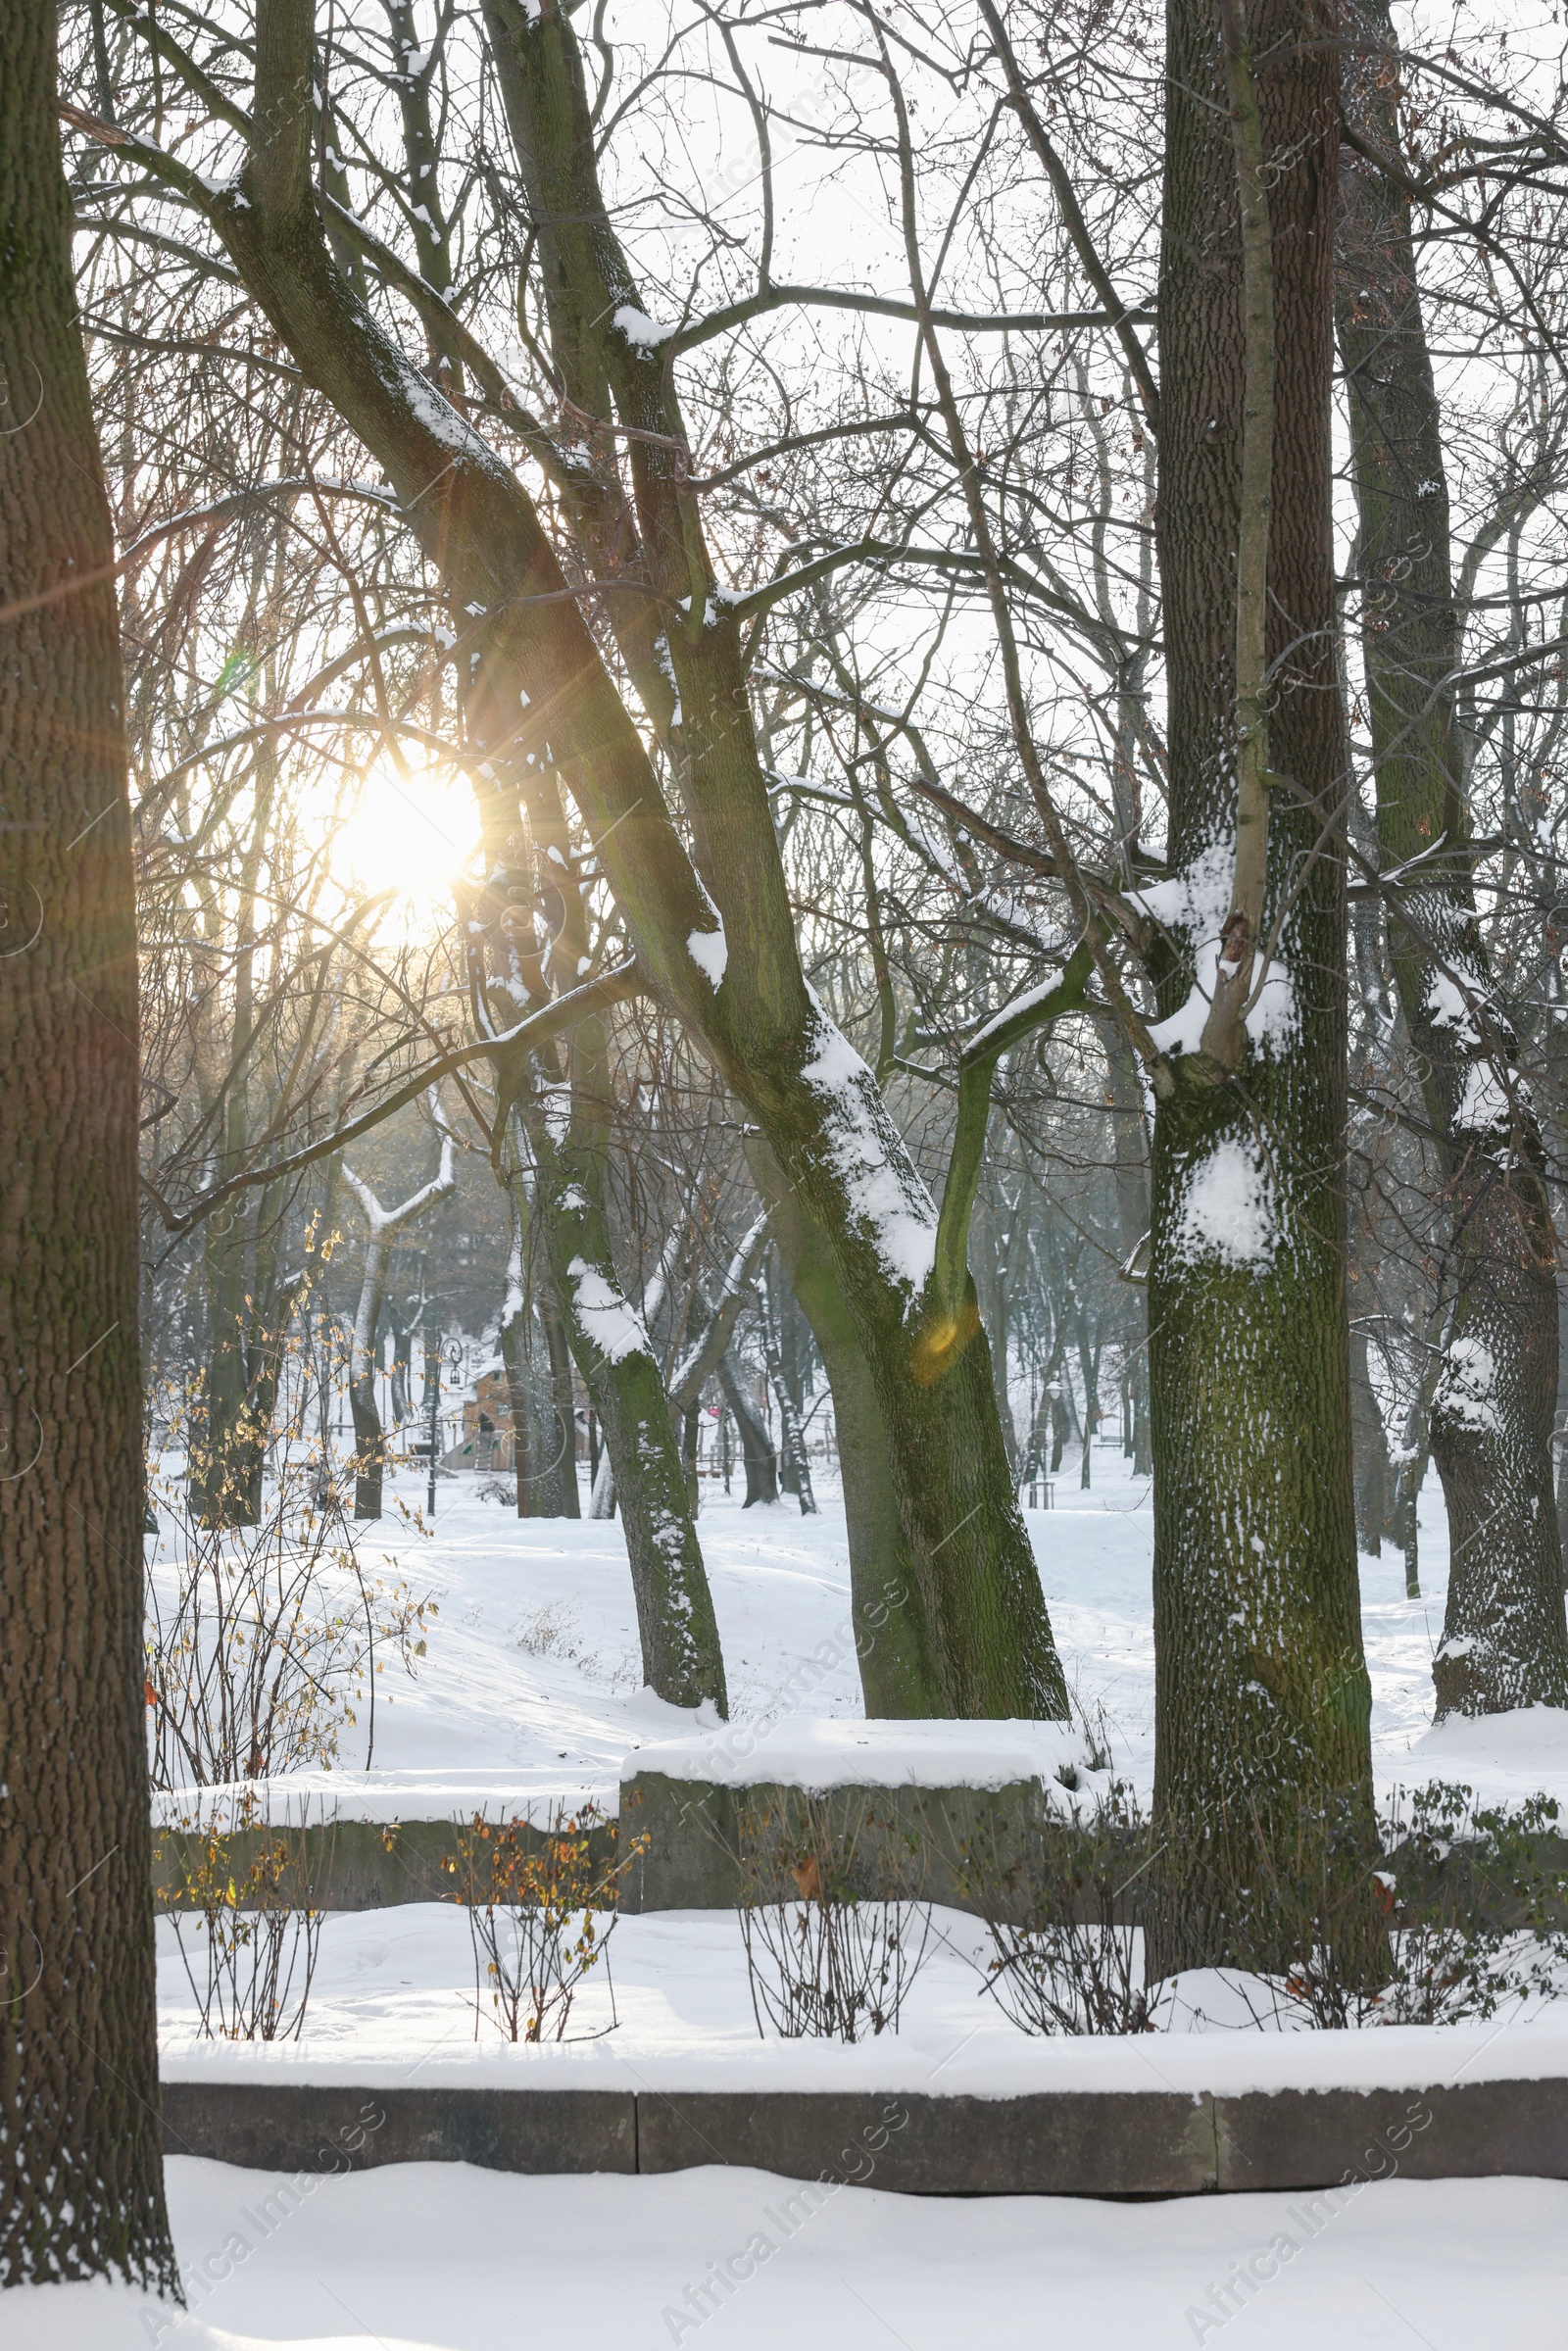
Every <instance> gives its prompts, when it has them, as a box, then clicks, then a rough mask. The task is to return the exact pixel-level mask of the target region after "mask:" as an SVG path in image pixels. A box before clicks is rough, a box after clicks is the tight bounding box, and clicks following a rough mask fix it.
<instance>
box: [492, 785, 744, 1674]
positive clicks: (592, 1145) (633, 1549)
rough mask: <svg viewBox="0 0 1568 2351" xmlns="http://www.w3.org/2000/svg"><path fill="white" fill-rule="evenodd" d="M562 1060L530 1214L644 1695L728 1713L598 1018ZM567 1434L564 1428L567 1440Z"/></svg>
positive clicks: (531, 1119)
mask: <svg viewBox="0 0 1568 2351" xmlns="http://www.w3.org/2000/svg"><path fill="white" fill-rule="evenodd" d="M535 820H536V824H537V822H538V816H537V814H536V819H535ZM562 830H563V832H564V826H563V828H562ZM543 846H544V843H543V841H541V847H543ZM569 896H570V898H572V899H575V897H576V893H575V892H573V893H570V894H569ZM573 918H580V916H579V917H573ZM563 935H564V938H565V940H566V943H567V948H568V952H569V951H570V950H571V949H572V948H574V946H575V944H576V943H575V941H574V940H573V938H572V935H571V930H570V920H569V919H568V925H567V928H566V930H565V931H564V934H563ZM585 947H586V942H585V941H584V948H585ZM573 959H575V957H573ZM567 1054H568V1069H569V1083H570V1117H569V1123H568V1129H567V1133H566V1135H565V1137H564V1138H562V1139H559V1140H558V1139H557V1138H556V1137H555V1136H553V1135H552V1134H551V1132H550V1125H549V1120H548V1118H547V1117H546V1116H545V1115H544V1114H543V1113H542V1112H541V1110H540V1109H539V1107H538V1106H537V1103H535V1104H534V1105H533V1106H532V1107H531V1108H529V1109H525V1111H524V1117H525V1119H526V1121H527V1132H528V1141H529V1145H530V1147H531V1149H532V1151H533V1155H534V1164H535V1166H536V1168H537V1170H538V1177H537V1188H536V1196H535V1208H536V1213H537V1214H538V1216H539V1219H540V1223H541V1226H542V1229H543V1232H544V1236H545V1246H546V1249H547V1250H548V1253H549V1258H550V1271H551V1275H552V1278H553V1280H554V1282H555V1287H556V1294H557V1297H558V1298H560V1300H561V1303H562V1307H563V1311H564V1319H565V1328H566V1337H567V1340H568V1341H569V1344H570V1347H571V1352H572V1355H573V1357H574V1359H575V1361H576V1365H577V1369H578V1370H579V1371H580V1372H581V1374H582V1377H583V1381H584V1384H585V1385H586V1387H587V1390H588V1393H589V1396H591V1397H592V1399H593V1404H594V1409H595V1410H596V1412H597V1413H598V1415H599V1422H600V1427H601V1429H602V1431H603V1434H604V1441H605V1447H606V1450H607V1452H608V1454H609V1458H610V1462H611V1465H612V1470H613V1477H614V1492H615V1497H616V1499H617V1500H618V1502H619V1504H620V1517H621V1525H622V1528H623V1529H624V1532H625V1537H626V1555H627V1559H628V1561H629V1563H630V1566H631V1578H632V1588H633V1591H634V1592H635V1595H636V1601H637V1627H638V1632H639V1635H640V1636H641V1641H642V1653H643V1673H644V1677H645V1679H646V1681H647V1683H648V1686H649V1687H650V1689H652V1690H656V1691H657V1692H658V1694H659V1695H660V1696H661V1697H662V1698H665V1699H667V1700H668V1701H669V1703H670V1704H671V1705H675V1706H696V1705H698V1704H700V1703H701V1702H702V1701H703V1700H704V1699H707V1700H710V1701H711V1703H712V1704H713V1705H714V1706H716V1708H717V1709H718V1711H719V1713H720V1714H723V1713H725V1712H727V1710H728V1699H727V1696H726V1692H725V1686H724V1661H723V1657H722V1655H721V1653H720V1650H719V1641H718V1624H717V1620H716V1619H715V1617H714V1614H713V1602H712V1595H711V1592H710V1590H709V1585H708V1573H707V1570H706V1568H705V1567H704V1564H703V1553H702V1545H701V1543H699V1542H698V1538H697V1528H696V1523H695V1521H694V1519H693V1517H692V1512H691V1505H690V1502H689V1500H688V1498H687V1492H686V1473H685V1469H684V1467H683V1465H682V1462H681V1457H680V1447H679V1444H678V1442H677V1440H676V1436H675V1432H674V1430H673V1428H672V1427H671V1426H670V1418H669V1402H668V1399H667V1397H666V1396H665V1394H664V1382H663V1376H662V1373H661V1371H660V1367H659V1364H658V1362H657V1361H656V1359H655V1356H654V1352H653V1348H652V1347H651V1346H650V1344H649V1339H648V1333H647V1330H646V1328H645V1327H644V1323H643V1319H642V1316H641V1315H640V1314H639V1313H638V1311H637V1310H636V1308H635V1307H634V1306H633V1305H632V1304H631V1302H630V1300H629V1299H628V1298H626V1296H625V1294H624V1292H623V1290H622V1288H621V1285H620V1281H619V1277H618V1275H617V1273H616V1270H615V1265H614V1260H613V1252H612V1249H611V1239H610V1220H609V1216H608V1213H607V1210H606V1200H605V1189H606V1187H605V1173H606V1169H605V1161H606V1153H607V1151H608V1148H609V1143H610V1134H611V1104H610V1096H609V1072H608V1067H607V1062H606V1052H605V1029H604V1022H603V1020H602V1019H601V1018H599V1016H598V1015H597V1014H592V1013H590V1014H588V1015H586V1016H585V1017H584V1018H582V1019H581V1020H579V1021H578V1022H577V1023H576V1025H575V1026H574V1028H573V1029H572V1031H571V1034H570V1038H569V1041H568V1045H567ZM570 1431H571V1424H570V1423H569V1422H568V1424H567V1430H566V1432H565V1434H566V1435H567V1436H568V1437H569V1435H570ZM597 1498H598V1497H597V1495H596V1497H595V1499H596V1504H597ZM595 1514H596V1515H597V1509H596V1513H595Z"/></svg>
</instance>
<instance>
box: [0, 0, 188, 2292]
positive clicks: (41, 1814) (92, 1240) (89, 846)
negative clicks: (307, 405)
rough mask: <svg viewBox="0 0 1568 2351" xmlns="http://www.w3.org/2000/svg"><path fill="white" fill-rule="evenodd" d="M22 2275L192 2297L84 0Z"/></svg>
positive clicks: (36, 482) (27, 385)
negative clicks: (152, 1646) (168, 2029)
mask: <svg viewBox="0 0 1568 2351" xmlns="http://www.w3.org/2000/svg"><path fill="white" fill-rule="evenodd" d="M0 35H3V40H4V52H5V73H4V76H3V78H0V395H3V400H4V407H3V408H0V420H3V422H4V425H5V430H4V432H3V434H0V793H3V816H4V835H3V843H0V864H3V867H4V882H3V893H0V895H3V899H4V924H5V928H4V933H3V960H0V1162H3V1164H4V1167H5V1170H6V1180H5V1186H4V1190H3V1192H0V1440H3V1449H0V1558H3V1560H4V1563H5V1569H4V1574H3V1576H0V1779H3V1782H4V1786H5V1791H6V1792H5V1802H4V1805H3V1806H0V1960H3V1963H4V1967H5V1971H6V1975H5V1984H6V1992H7V2000H6V2017H5V2023H4V2028H3V2030H0V2151H3V2152H0V2164H3V2173H4V2177H3V2179H0V2284H4V2285H8V2286H9V2285H21V2284H25V2283H27V2282H48V2281H51V2280H57V2279H64V2278H96V2277H105V2276H109V2277H119V2278H128V2279H130V2280H132V2281H134V2282H136V2283H138V2284H142V2285H146V2286H149V2287H153V2288H155V2289H157V2290H160V2291H162V2292H164V2293H167V2294H171V2295H172V2296H174V2297H175V2298H176V2299H177V2298H178V2291H179V2289H178V2284H177V2278H176V2275H175V2268H174V2256H173V2250H172V2245H171V2242H170V2235H169V2223H168V2218H167V2215H166V2212H165V2206H164V2184H163V2161H162V2155H161V2151H160V2133H159V2092H158V2051H157V2040H156V2005H155V2001H156V1984H155V1976H154V1952H153V1917H152V1880H151V1850H150V1831H149V1818H148V1804H147V1762H146V1744H145V1721H146V1716H145V1709H144V1706H143V1672H142V1510H143V1500H142V1496H143V1486H144V1477H145V1463H144V1461H143V1458H142V1448H141V1393H140V1388H141V1366H140V1355H139V1349H138V1345H137V1319H136V1317H137V1271H136V1253H137V1228H136V1205H137V1169H136V1144H137V1112H138V1102H137V1068H136V1020H137V1005H136V917H135V892H134V882H133V876H132V869H131V856H130V815H129V806H128V800H127V794H126V785H125V746H124V733H123V685H122V679H121V664H120V642H119V627H118V616H117V612H116V605H115V593H114V589H113V586H112V584H111V568H112V565H113V563H114V540H113V535H112V531H111V527H110V517H109V509H108V505H107V502H106V500H105V496H104V486H103V473H102V468H101V465H100V462H99V453H98V447H97V443H96V440H95V438H94V434H93V420H92V412H91V406H90V403H89V399H88V389H87V373H86V367H85V364H84V361H83V357H82V347H81V339H80V335H79V332H78V329H77V324H76V302H75V291H74V287H73V283H72V274H71V205H70V199H69V197H68V194H67V190H66V183H65V178H64V175H63V173H62V171H61V162H60V143H59V134H58V131H57V128H56V122H55V99H56V73H55V11H54V10H53V9H50V8H38V7H33V6H29V5H23V4H22V0H8V4H7V5H6V6H4V7H3V8H0Z"/></svg>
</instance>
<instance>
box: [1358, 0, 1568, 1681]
mask: <svg viewBox="0 0 1568 2351" xmlns="http://www.w3.org/2000/svg"><path fill="white" fill-rule="evenodd" d="M1359 23H1360V25H1361V27H1362V28H1363V38H1364V41H1365V40H1369V41H1370V43H1371V44H1372V45H1373V47H1372V54H1371V55H1370V56H1369V55H1367V54H1366V50H1365V47H1364V46H1363V48H1362V49H1360V50H1359V51H1352V53H1351V56H1352V63H1351V66H1350V69H1349V72H1348V90H1347V98H1348V110H1349V117H1350V120H1351V121H1352V122H1353V123H1354V124H1355V126H1356V128H1357V130H1358V131H1359V132H1360V134H1361V136H1362V138H1363V140H1364V141H1365V142H1366V143H1368V144H1369V145H1370V146H1371V147H1372V148H1373V149H1374V151H1376V152H1381V153H1385V154H1389V155H1396V156H1397V152H1398V125H1397V105H1396V101H1397V65H1398V51H1397V44H1396V41H1395V37H1394V31H1393V27H1392V24H1391V23H1390V19H1389V12H1388V8H1387V5H1386V0H1362V6H1361V8H1360V11H1359ZM1343 185H1344V191H1345V217H1344V221H1343V225H1342V237H1343V243H1344V271H1343V274H1342V283H1341V293H1340V301H1339V328H1340V345H1341V350H1342V352H1343V355H1344V361H1345V373H1346V379H1347V384H1348V393H1349V415H1350V445H1351V455H1352V460H1353V463H1352V478H1353V480H1354V483H1355V493H1356V500H1357V506H1358V512H1359V519H1360V568H1361V572H1362V576H1363V581H1364V587H1363V593H1362V613H1363V625H1362V636H1361V652H1362V659H1363V661H1364V663H1365V668H1366V686H1367V704H1368V712H1369V718H1370V726H1371V734H1372V749H1373V761H1374V772H1375V775H1376V781H1377V820H1378V843H1379V847H1380V850H1381V852H1382V859H1383V863H1384V865H1385V867H1386V868H1387V867H1394V866H1398V865H1403V864H1405V863H1406V862H1408V861H1412V860H1415V859H1419V860H1420V863H1419V868H1418V870H1417V871H1416V872H1415V873H1414V874H1413V875H1412V876H1411V877H1410V879H1409V880H1408V881H1407V882H1406V883H1405V884H1404V885H1403V886H1402V887H1400V888H1398V889H1397V893H1396V895H1395V896H1394V898H1393V900H1392V903H1391V905H1390V908H1389V941H1390V948H1391V960H1392V962H1393V964H1394V974H1395V981H1396V984H1397V988H1398V993H1399V1004H1400V1008H1401V1009H1402V1011H1403V1013H1404V1017H1405V1022H1406V1024H1407V1026H1408V1029H1409V1032H1410V1043H1411V1046H1412V1048H1413V1053H1412V1060H1413V1063H1414V1066H1415V1068H1416V1069H1417V1070H1418V1071H1420V1073H1421V1078H1422V1092H1423V1096H1424V1099H1425V1107H1426V1113H1427V1118H1428V1120H1429V1121H1430V1123H1431V1125H1432V1127H1433V1128H1434V1130H1435V1131H1436V1133H1437V1134H1438V1135H1439V1136H1441V1137H1442V1138H1443V1141H1442V1144H1441V1146H1440V1158H1441V1163H1442V1168H1443V1176H1444V1206H1445V1208H1446V1213H1447V1221H1448V1225H1449V1236H1450V1241H1449V1247H1450V1260H1449V1261H1450V1268H1451V1279H1452V1285H1453V1309H1452V1316H1451V1321H1450V1324H1449V1329H1448V1338H1447V1346H1446V1361H1445V1363H1444V1366H1443V1370H1442V1375H1441V1377H1440V1379H1439V1381H1438V1384H1437V1391H1436V1394H1435V1395H1434V1396H1433V1400H1432V1454H1433V1458H1434V1460H1435V1461H1436V1462H1437V1465H1438V1474H1439V1476H1440V1477H1441V1478H1442V1480H1443V1494H1444V1499H1445V1501H1446V1504H1447V1511H1448V1561H1449V1564H1448V1603H1447V1610H1446V1617H1445V1620H1444V1637H1443V1641H1442V1643H1441V1645H1440V1647H1439V1649H1438V1652H1437V1656H1436V1658H1435V1660H1434V1663H1433V1669H1432V1678H1433V1682H1434V1684H1435V1686H1436V1690H1437V1716H1438V1720H1439V1721H1440V1722H1441V1721H1442V1719H1443V1718H1444V1716H1445V1715H1446V1714H1455V1713H1457V1714H1495V1713H1499V1712H1502V1711H1505V1710H1507V1709H1508V1708H1511V1707H1515V1706H1535V1705H1546V1706H1562V1705H1568V1617H1565V1615H1564V1610H1563V1558H1562V1545H1561V1542H1560V1540H1559V1536H1558V1530H1557V1512H1556V1499H1555V1495H1554V1493H1553V1486H1552V1460H1551V1437H1552V1426H1553V1423H1554V1420H1555V1418H1556V1409H1557V1278H1556V1258H1557V1250H1556V1239H1555V1235H1554V1233H1553V1230H1552V1221H1551V1208H1550V1203H1549V1200H1548V1199H1547V1193H1546V1158H1545V1151H1544V1147H1543V1143H1542V1136H1541V1128H1540V1123H1539V1121H1538V1119H1537V1115H1536V1111H1535V1107H1534V1104H1533V1103H1532V1101H1531V1096H1530V1089H1529V1086H1528V1085H1527V1084H1526V1082H1525V1080H1524V1077H1523V1074H1522V1072H1521V1070H1520V1067H1519V1056H1518V1047H1517V1041H1516V1039H1515V1036H1514V1033H1513V1029H1512V1025H1511V1023H1510V1021H1509V1018H1508V1014H1507V1011H1506V1008H1505V1006H1504V1005H1503V1004H1502V1003H1501V1001H1500V1000H1499V997H1498V995H1497V992H1496V988H1495V981H1494V977H1493V972H1492V967H1491V958H1490V956H1489V955H1488V952H1487V945H1486V940H1485V938H1484V936H1483V933H1482V929H1481V924H1480V922H1479V920H1478V918H1477V910H1476V898H1475V882H1474V873H1473V865H1472V854H1471V850H1470V847H1469V832H1470V826H1469V818H1468V814H1467V810H1466V806H1465V799H1464V793H1463V788H1462V787H1463V777H1462V773H1461V759H1460V749H1459V739H1458V732H1457V728H1456V725H1455V713H1454V703H1453V682H1452V681H1453V677H1454V674H1455V672H1456V670H1457V668H1458V666H1459V656H1460V628H1459V619H1458V614H1457V612H1456V610H1455V607H1454V602H1453V582H1452V577H1451V571H1450V550H1449V525H1448V491H1447V469H1446V460H1445V454H1444V436H1443V416H1442V411H1441V409H1440V407H1439V403H1438V396H1437V389H1436V386H1435V384H1434V381H1433V375H1432V361H1431V355H1430V353H1429V351H1428V348H1427V340H1426V329H1425V325H1424V322H1423V319H1422V315H1421V297H1420V290H1419V287H1418V285H1417V282H1416V273H1415V251H1414V245H1413V242H1412V237H1411V228H1410V206H1409V200H1408V198H1407V196H1406V195H1405V193H1404V191H1403V190H1402V188H1400V187H1398V186H1397V185H1395V184H1394V183H1393V182H1391V181H1390V180H1389V179H1388V178H1387V177H1386V176H1385V175H1384V174H1383V173H1382V172H1380V171H1378V170H1377V169H1376V167H1375V166H1374V165H1372V164H1369V163H1367V162H1366V161H1365V160H1364V159H1363V158H1362V157H1360V156H1358V155H1356V154H1354V153H1352V152H1350V151H1349V150H1348V149H1347V152H1346V155H1345V161H1344V173H1343Z"/></svg>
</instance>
